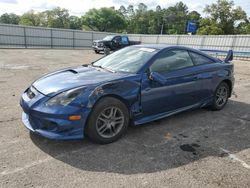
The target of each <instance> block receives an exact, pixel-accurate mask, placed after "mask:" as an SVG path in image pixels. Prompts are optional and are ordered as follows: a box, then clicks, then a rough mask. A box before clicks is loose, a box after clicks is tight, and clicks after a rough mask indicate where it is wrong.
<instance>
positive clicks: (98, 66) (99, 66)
mask: <svg viewBox="0 0 250 188" xmlns="http://www.w3.org/2000/svg"><path fill="white" fill-rule="evenodd" d="M91 65H92V66H93V67H97V68H101V69H104V70H107V71H109V72H112V73H115V71H113V70H111V69H108V68H106V67H103V66H101V65H94V64H91Z"/></svg>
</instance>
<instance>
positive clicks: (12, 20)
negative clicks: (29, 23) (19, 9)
mask: <svg viewBox="0 0 250 188" xmlns="http://www.w3.org/2000/svg"><path fill="white" fill-rule="evenodd" d="M19 21H20V17H19V16H18V15H16V14H14V13H10V14H8V13H5V14H2V15H1V17H0V23H5V24H18V23H19Z"/></svg>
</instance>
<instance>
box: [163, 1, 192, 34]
mask: <svg viewBox="0 0 250 188" xmlns="http://www.w3.org/2000/svg"><path fill="white" fill-rule="evenodd" d="M163 20H164V26H165V28H164V32H163V33H166V34H185V33H186V23H187V20H188V7H187V5H185V4H184V3H183V2H181V1H180V2H178V3H176V4H175V5H174V6H170V7H168V8H167V9H164V10H163Z"/></svg>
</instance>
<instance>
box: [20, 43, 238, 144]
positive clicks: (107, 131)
mask: <svg viewBox="0 0 250 188" xmlns="http://www.w3.org/2000/svg"><path fill="white" fill-rule="evenodd" d="M232 59H233V52H232V51H229V52H228V54H227V57H226V58H225V60H220V59H217V58H214V57H212V56H209V55H207V54H205V53H203V52H201V51H199V50H195V49H191V48H187V47H181V46H166V45H135V46H130V47H126V48H124V49H121V50H119V51H117V52H114V53H112V54H110V55H107V56H104V57H103V58H101V59H99V60H97V61H95V62H92V63H91V64H86V65H82V66H78V67H73V68H66V69H63V70H59V71H56V72H53V73H50V74H47V75H45V76H42V77H41V78H39V79H37V80H36V81H34V82H33V83H32V84H31V85H30V86H29V87H28V88H27V89H26V90H25V91H24V93H23V94H22V97H21V101H20V103H21V106H22V109H23V114H22V120H23V123H24V125H25V126H26V127H27V128H28V129H29V130H30V131H32V132H34V133H36V134H39V135H42V136H44V137H47V138H50V139H64V140H65V139H82V138H84V137H88V138H89V139H91V140H92V141H94V142H96V143H101V144H106V143H111V142H114V141H116V140H117V139H119V138H120V137H121V136H122V135H123V134H124V133H125V131H126V129H127V128H128V126H129V125H134V126H137V125H141V124H144V123H147V122H151V121H154V120H157V119H160V118H166V117H168V116H170V115H173V114H177V113H179V112H183V111H186V110H190V109H196V108H202V107H210V108H211V109H212V110H221V109H222V108H223V107H224V106H225V105H226V103H227V101H228V98H229V97H230V96H231V93H232V89H233V84H234V75H233V72H234V69H233V64H232V63H231V61H232Z"/></svg>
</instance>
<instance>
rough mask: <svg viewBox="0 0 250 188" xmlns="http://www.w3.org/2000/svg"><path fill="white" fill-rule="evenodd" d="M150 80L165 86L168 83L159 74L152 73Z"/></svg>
mask: <svg viewBox="0 0 250 188" xmlns="http://www.w3.org/2000/svg"><path fill="white" fill-rule="evenodd" d="M148 79H149V80H152V81H156V82H158V83H159V84H161V85H164V84H165V83H166V78H165V77H164V76H162V75H161V74H160V73H158V72H150V73H149V76H148Z"/></svg>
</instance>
